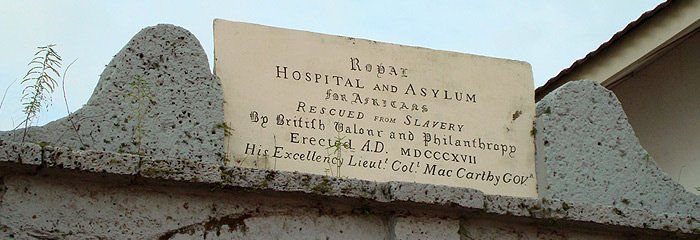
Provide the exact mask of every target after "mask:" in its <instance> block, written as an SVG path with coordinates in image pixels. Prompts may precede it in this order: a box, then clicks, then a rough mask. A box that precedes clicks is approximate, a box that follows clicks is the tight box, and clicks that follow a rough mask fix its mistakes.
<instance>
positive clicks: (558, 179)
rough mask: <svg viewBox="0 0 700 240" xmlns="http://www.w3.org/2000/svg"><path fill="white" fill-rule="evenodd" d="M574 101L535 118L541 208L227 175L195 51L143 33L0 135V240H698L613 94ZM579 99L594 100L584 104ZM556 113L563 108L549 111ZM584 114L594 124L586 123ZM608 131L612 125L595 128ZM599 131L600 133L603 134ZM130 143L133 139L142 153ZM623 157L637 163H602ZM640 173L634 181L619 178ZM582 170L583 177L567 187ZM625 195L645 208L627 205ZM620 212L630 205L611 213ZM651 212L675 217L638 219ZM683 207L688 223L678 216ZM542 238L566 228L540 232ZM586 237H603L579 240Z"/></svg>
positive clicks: (348, 182) (279, 175)
mask: <svg viewBox="0 0 700 240" xmlns="http://www.w3.org/2000/svg"><path fill="white" fill-rule="evenodd" d="M135 76H142V77H143V78H144V80H146V81H145V83H146V86H148V88H147V89H150V90H152V93H153V97H152V98H151V97H149V99H148V101H147V102H146V103H147V104H143V103H144V102H140V101H136V100H135V99H131V98H129V96H130V95H129V94H130V93H131V94H133V92H134V89H133V87H132V85H130V83H132V82H133V79H134V77H135ZM580 84H586V83H580ZM571 88H572V87H571V86H568V87H565V88H563V89H564V90H561V91H557V92H555V93H554V94H556V95H555V96H552V97H549V98H547V99H549V100H547V99H545V100H546V101H549V102H544V103H540V105H539V106H538V114H539V115H540V117H539V119H538V122H537V127H538V133H537V141H538V145H537V147H538V156H537V158H538V160H537V161H538V178H539V182H538V185H540V188H545V190H540V191H541V193H543V195H542V197H543V198H540V199H531V198H517V197H506V196H497V195H485V194H483V193H482V192H480V191H477V190H473V189H464V188H455V187H447V186H439V185H430V184H416V183H407V182H387V183H378V182H371V181H364V180H356V179H338V178H333V177H327V176H319V175H311V174H302V173H295V172H278V171H273V170H257V169H246V168H238V167H224V166H222V163H221V161H220V160H221V153H222V151H223V150H222V149H223V148H222V146H220V143H221V142H223V132H224V131H223V129H221V127H220V123H222V122H223V111H222V109H221V108H222V100H221V90H220V86H219V83H218V80H217V79H216V78H215V77H214V76H212V75H211V74H210V73H209V67H208V63H207V60H206V56H205V55H204V51H203V50H202V49H201V46H200V45H199V43H198V42H197V40H196V39H195V38H194V37H193V36H192V35H191V34H190V33H189V32H187V31H186V30H184V29H182V28H179V27H174V26H171V25H158V26H155V27H150V28H146V29H144V30H142V31H141V32H140V33H139V34H137V35H136V36H135V37H134V39H132V41H130V42H129V44H127V46H126V47H124V49H122V50H121V51H120V52H119V53H118V54H117V55H116V56H115V58H114V60H113V61H112V62H111V63H110V64H109V65H108V66H107V68H106V69H105V72H104V73H103V74H102V76H101V78H100V82H99V83H98V86H97V88H96V89H95V93H93V96H92V97H91V99H90V101H89V102H88V104H87V105H86V106H85V107H84V108H83V109H80V110H78V111H77V112H75V113H74V114H72V115H70V116H69V117H67V118H64V119H60V120H57V121H55V122H52V123H49V124H47V125H46V126H42V127H33V128H31V130H30V135H29V138H28V140H27V141H25V142H21V137H22V136H21V132H20V131H15V132H5V133H0V236H4V237H9V236H13V237H16V238H20V239H24V238H45V239H46V238H67V239H91V238H92V239H96V238H97V239H98V238H107V239H123V238H146V239H149V238H161V239H191V238H205V239H218V238H224V239H231V238H257V239H275V238H282V239H326V238H329V239H431V238H443V239H456V238H457V237H459V238H460V239H495V238H501V236H506V237H513V238H516V237H519V236H523V237H522V238H525V239H528V238H529V239H535V238H545V239H563V238H567V237H570V238H574V237H576V236H582V237H581V238H582V239H584V238H586V237H588V238H589V239H606V238H608V237H609V236H610V232H617V234H618V235H613V236H618V237H619V236H623V235H624V236H643V237H644V238H656V237H660V238H663V237H668V236H673V237H685V238H693V237H697V235H696V234H698V233H699V231H700V222H698V218H700V217H698V214H697V200H696V201H695V203H693V202H692V201H691V202H687V201H686V202H685V203H678V204H677V205H673V203H670V202H669V201H662V200H661V198H662V197H668V198H669V199H676V200H678V199H680V200H688V198H686V197H685V195H683V193H682V192H676V191H675V189H676V186H675V185H673V184H672V182H669V181H666V180H667V179H664V177H663V176H662V174H661V173H660V172H659V171H658V170H657V169H655V166H654V168H653V169H652V168H651V167H649V168H644V167H645V166H653V163H649V162H643V161H642V162H641V163H640V162H636V161H638V160H639V159H638V158H637V155H638V154H639V152H643V149H641V147H639V145H638V144H636V138H635V139H633V140H634V141H631V142H634V143H631V142H630V141H627V140H630V139H631V138H630V137H629V136H630V135H629V133H631V128H629V126H628V125H626V124H627V123H626V119H625V118H624V114H622V115H621V116H622V117H620V115H619V114H618V113H621V112H616V111H617V110H614V109H619V104H617V103H616V102H615V101H613V100H610V97H611V93H608V92H605V91H601V90H600V89H599V88H600V87H598V86H589V87H588V88H586V87H585V85H584V87H583V88H582V87H574V88H573V89H574V91H571ZM567 89H569V90H567ZM581 91H594V93H587V94H588V95H586V94H584V95H585V96H586V98H583V99H581V98H580V97H577V96H579V95H581V94H582V93H581ZM601 92H603V93H601ZM569 95H572V96H569ZM551 99H555V100H556V101H554V100H551ZM567 99H568V100H569V102H568V104H561V103H559V101H562V102H564V101H565V100H567ZM612 99H614V97H612ZM577 101H588V102H586V103H588V104H589V105H585V104H584V105H580V106H579V105H577ZM544 104H547V106H544ZM576 106H578V107H576ZM547 107H549V110H547ZM572 107H575V108H576V109H573V110H571V109H570V108H572ZM556 109H558V110H556ZM565 109H567V110H566V111H564V110H565ZM587 109H593V110H595V111H593V110H590V111H592V112H594V113H596V114H584V113H585V111H587ZM596 109H597V110H596ZM606 109H608V110H606ZM610 109H612V110H610ZM139 110H143V113H144V114H145V115H144V116H145V117H144V118H143V121H142V122H141V123H138V121H136V120H135V119H138V117H135V115H134V113H135V112H139ZM613 110H614V111H613ZM581 111H583V112H581ZM598 111H602V112H598ZM620 111H621V110H620ZM553 113H556V114H553ZM572 113H573V114H572ZM599 113H600V114H599ZM615 114H618V115H615ZM589 120H590V121H589ZM613 120H614V121H613ZM135 121H136V122H135ZM581 121H586V122H588V123H586V122H581ZM611 121H612V122H614V123H617V124H618V125H611V124H607V125H604V126H603V125H602V123H606V122H607V123H611ZM598 122H600V124H601V125H596V124H597V123H598ZM573 123H577V124H573ZM594 123H596V124H594ZM74 124H76V125H74ZM582 124H583V125H582ZM585 124H592V125H585ZM620 124H621V125H620ZM77 125H79V129H77V131H76V127H75V126H77ZM625 126H626V127H625ZM603 127H607V128H610V129H606V131H604V132H602V133H601V128H603ZM136 129H141V130H140V131H136ZM570 129H575V130H576V132H572V131H570ZM625 129H628V130H629V131H627V130H625ZM557 131H558V132H557ZM625 131H627V132H625ZM135 133H140V134H139V135H140V136H143V140H142V141H141V143H140V144H139V143H138V142H136V141H135V140H136V139H137V138H136V137H135V136H136V135H135ZM612 133H615V134H621V135H611V134H612ZM631 134H632V135H631V136H632V137H633V136H634V135H633V133H631ZM605 136H614V137H608V138H606V137H605ZM599 139H607V142H605V143H606V144H607V145H603V143H604V141H600V143H601V145H600V146H599V147H601V146H606V147H607V148H595V147H596V146H598V145H597V142H598V141H599ZM611 139H612V140H611ZM545 140H546V141H547V143H546V144H545ZM610 141H612V142H610ZM557 142H561V144H559V145H557V144H556V143H557ZM588 143H596V144H595V145H594V146H592V147H591V145H590V144H588ZM616 144H617V145H616ZM139 146H140V148H141V149H139ZM640 149H641V150H640ZM620 151H625V152H624V154H623V155H624V156H625V157H627V158H630V157H634V158H630V159H627V158H623V159H622V160H620V158H619V156H618V158H614V157H615V156H617V155H619V154H622V153H620ZM133 153H136V154H133ZM635 154H637V155H635ZM609 155H610V156H611V157H610V158H604V157H607V156H609ZM549 159H556V160H558V162H556V161H552V160H549ZM601 159H602V160H601ZM542 162H544V164H542ZM576 164H580V165H576ZM650 164H651V165H650ZM640 166H641V167H642V168H643V169H646V170H639V171H633V172H631V173H630V172H626V171H630V170H629V169H638V168H640ZM586 167H593V170H591V169H586ZM625 167H627V168H625ZM17 169H23V170H22V171H18V170H17ZM581 169H583V171H585V172H586V173H587V174H589V175H584V174H579V173H578V172H577V171H579V170H581ZM552 170H556V171H557V172H564V176H562V175H561V174H560V173H557V174H554V171H552ZM47 172H50V173H51V174H47ZM57 172H58V173H62V174H63V175H61V174H57V175H56V173H57ZM613 172H622V173H623V174H620V175H615V174H611V173H613ZM567 173H568V174H567ZM601 173H602V175H601ZM549 174H551V175H549ZM576 174H579V175H576ZM643 174H649V175H650V178H653V179H656V180H659V181H658V182H659V185H658V186H657V187H652V188H649V190H646V189H643V187H640V186H632V185H633V184H632V183H637V182H638V181H640V180H639V179H641V183H643V184H649V183H656V182H654V181H651V180H648V179H649V178H646V177H645V175H643ZM655 174H656V175H655ZM657 175H658V176H660V177H658V179H657V178H656V176H657ZM96 176H100V177H96ZM566 176H569V177H571V176H578V179H577V178H576V177H574V178H573V179H570V178H567V177H566ZM598 176H602V177H598ZM102 178H107V179H106V180H105V179H102ZM152 182H156V183H157V184H155V185H153V183H152ZM619 182H622V183H624V184H619ZM547 187H549V188H547ZM611 187H612V188H611ZM623 187H629V188H630V189H632V190H631V192H632V193H633V194H639V195H641V194H642V193H644V194H649V195H654V196H636V197H637V198H634V196H628V194H630V193H629V192H628V191H627V189H625V188H623ZM635 187H636V188H635ZM183 189H194V190H191V191H189V190H183ZM668 193H672V194H671V195H669V194H668ZM270 194H274V196H273V197H270V196H268V195H270ZM596 194H598V195H601V196H597V195H596ZM664 194H666V195H664ZM673 194H675V195H673ZM678 196H681V198H678ZM619 197H625V199H627V200H626V201H623V200H619V201H608V200H615V199H617V198H619ZM650 199H653V200H650ZM633 200H634V201H640V202H639V205H635V204H636V203H634V202H632V201H633ZM654 201H657V202H658V203H660V204H661V205H662V206H663V205H664V204H671V206H672V207H671V208H660V209H657V208H651V207H648V206H649V204H652V203H654ZM642 203H643V204H644V206H642ZM683 204H685V205H683ZM693 204H695V205H693ZM684 206H685V207H686V208H688V210H689V211H682V208H683V207H684ZM483 217H488V218H489V219H494V218H495V219H497V220H493V221H492V222H489V221H486V220H483V221H482V218H483ZM67 219H68V220H67ZM506 220H508V221H510V222H508V221H506ZM502 221H506V223H504V222H502ZM552 224H555V226H566V227H562V228H561V229H559V230H557V231H552V230H551V226H550V225H552ZM583 225H586V226H588V228H592V229H594V230H595V231H598V232H604V234H603V233H596V234H593V233H590V232H586V231H579V226H583ZM572 226H573V227H572ZM562 229H563V230H562ZM576 234H578V235H576ZM562 236H563V237H562ZM574 239H575V238H574Z"/></svg>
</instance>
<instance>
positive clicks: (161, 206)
mask: <svg viewBox="0 0 700 240" xmlns="http://www.w3.org/2000/svg"><path fill="white" fill-rule="evenodd" d="M4 167H5V168H3V177H2V184H3V185H2V186H3V188H4V189H5V190H4V193H3V196H2V207H1V208H0V216H1V217H0V224H1V225H0V237H2V238H17V239H34V238H38V239H127V238H138V239H192V238H197V239H200V238H201V239H241V238H252V239H620V238H630V239H632V238H636V237H639V236H645V237H649V238H660V239H661V238H663V237H664V236H665V235H664V234H663V233H659V232H653V231H649V232H645V231H639V230H635V229H630V228H620V227H618V228H616V227H614V225H613V226H605V227H603V226H602V225H601V226H596V225H595V224H591V226H585V225H584V226H576V227H574V226H572V224H571V223H566V221H563V222H558V220H557V219H549V220H546V221H542V220H536V219H528V218H517V217H513V216H509V215H508V214H506V215H494V214H486V213H484V212H483V211H475V210H473V209H472V210H466V211H465V210H464V209H454V208H446V207H445V206H429V205H411V204H407V203H396V204H378V203H373V202H367V201H362V200H357V199H352V198H342V197H341V198H337V197H320V196H307V195H305V194H299V193H284V194H281V193H275V192H271V191H259V190H242V189H238V188H227V187H221V186H216V185H206V184H205V185H192V184H186V183H177V182H162V181H155V180H149V179H144V178H124V177H121V176H115V175H111V174H97V173H83V172H77V171H69V170H65V169H44V170H39V171H37V169H31V168H26V167H16V166H15V167H8V166H7V165H5V166H4ZM10 171H11V172H13V173H9V172H10ZM584 224H590V223H584Z"/></svg>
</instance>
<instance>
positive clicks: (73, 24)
mask: <svg viewBox="0 0 700 240" xmlns="http://www.w3.org/2000/svg"><path fill="white" fill-rule="evenodd" d="M661 2H662V1H661V0H615V1H608V0H562V1H554V0H549V1H544V0H531V1H516V0H510V1H508V0H494V1H483V0H482V1H476V0H474V1H471V0H468V1H467V0H465V1H176V0H171V1H48V0H46V1H31V0H22V1H15V0H0V3H1V5H2V6H3V7H2V8H0V54H2V55H3V56H5V57H4V59H3V60H0V91H2V92H0V94H3V93H6V96H5V97H4V102H3V103H2V105H1V106H0V131H4V130H11V129H14V128H15V127H16V125H17V124H19V122H21V121H22V119H23V117H24V114H23V113H22V105H21V94H22V89H23V86H22V85H20V84H19V81H18V80H21V78H22V77H24V74H25V73H26V72H27V70H28V67H27V64H28V63H29V62H30V61H31V59H32V58H33V54H34V52H36V47H38V46H44V45H47V44H56V50H57V51H58V52H59V54H60V55H61V56H62V57H63V62H64V65H68V64H69V63H70V62H72V61H74V60H75V63H74V64H73V65H72V66H71V67H70V69H69V71H68V73H67V75H66V76H65V91H66V94H65V96H66V99H67V101H64V95H63V92H62V91H56V92H54V94H53V95H52V98H51V99H52V102H51V105H50V106H48V107H47V108H46V109H42V112H41V113H39V117H38V120H37V121H36V124H35V125H43V124H46V123H48V122H50V121H53V120H56V119H59V118H61V117H64V116H66V115H67V111H66V106H68V108H69V109H70V110H71V111H75V110H76V109H78V108H80V106H82V105H83V104H85V103H86V102H87V100H88V99H89V98H90V95H91V94H92V91H93V89H94V88H95V85H96V84H97V81H98V79H99V75H100V74H101V73H102V70H103V69H104V66H105V65H107V63H109V61H110V60H111V59H112V57H113V56H114V55H115V54H116V53H117V52H118V51H119V50H120V49H121V48H122V47H123V46H124V45H125V44H126V43H127V42H128V41H129V40H130V39H131V37H133V36H134V35H135V34H136V33H137V32H138V31H139V30H141V29H142V28H144V27H148V26H152V25H156V24H159V23H169V24H175V25H178V26H181V27H184V28H186V29H188V30H189V31H191V32H192V33H193V34H194V35H195V36H196V37H197V38H198V39H199V41H200V42H201V43H202V46H203V47H204V50H205V51H206V52H207V55H208V57H209V59H210V66H213V64H211V62H212V57H213V55H212V54H213V49H214V46H213V32H212V23H213V20H214V19H215V18H221V19H226V20H231V21H242V22H250V23H257V24H263V25H269V26H275V27H283V28H291V29H299V30H306V31H312V32H320V33H326V34H333V35H342V36H350V37H356V38H365V39H371V40H376V41H382V42H389V43H396V44H403V45H411V46H420V47H426V48H432V49H439V50H448V51H456V52H463V53H471V54H477V55H484V56H491V57H498V58H508V59H516V60H521V61H526V62H529V63H530V64H531V65H532V69H533V75H534V81H535V87H538V86H541V85H542V84H544V83H545V82H546V81H547V80H548V79H549V78H551V77H553V76H555V75H556V74H557V73H558V72H559V71H561V70H562V69H564V68H566V67H568V66H570V65H571V63H573V62H574V61H575V60H577V59H580V58H582V57H584V56H585V55H586V54H587V53H588V52H590V51H593V50H594V49H596V48H597V47H598V46H599V45H600V44H601V43H603V42H605V41H607V40H608V39H610V37H612V35H613V34H615V33H616V32H617V31H620V30H622V29H623V28H624V27H625V26H626V25H627V24H628V23H630V22H631V21H634V20H635V19H637V18H638V17H639V16H640V15H641V14H642V13H644V12H645V11H648V10H651V9H653V8H654V7H655V6H656V5H658V4H659V3H661ZM16 80H17V81H16ZM15 81H16V82H15ZM13 82H14V84H13ZM60 83H61V80H60V79H59V84H60ZM8 87H9V88H8ZM5 89H8V90H7V91H5ZM59 90H60V89H59Z"/></svg>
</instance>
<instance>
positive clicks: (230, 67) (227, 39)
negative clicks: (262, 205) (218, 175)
mask: <svg viewBox="0 0 700 240" xmlns="http://www.w3.org/2000/svg"><path fill="white" fill-rule="evenodd" d="M214 53H215V54H214V56H215V57H214V58H215V67H214V68H215V73H216V75H217V76H219V77H220V78H221V82H222V84H223V90H224V100H225V103H224V105H225V106H224V113H225V119H226V125H227V126H224V127H223V128H228V129H227V132H228V134H227V137H226V140H225V141H226V142H225V146H226V149H227V158H226V159H225V162H226V164H229V165H233V166H242V167H249V168H259V169H274V170H282V171H298V172H305V173H313V174H321V175H328V176H334V177H341V178H357V179H365V180H372V181H406V182H418V183H430V184H442V185H449V186H456V187H466V188H475V189H479V190H482V191H484V192H485V193H488V194H499V195H510V196H523V197H536V196H537V191H536V180H535V164H534V141H533V138H534V136H533V135H534V131H533V120H534V97H533V94H534V91H533V80H532V71H531V68H530V65H529V64H528V63H525V62H521V61H513V60H506V59H497V58H491V57H483V56H476V55H470V54H462V53H455V52H447V51H438V50H431V49H426V48H420V47H409V46H401V45H395V44H388V43H381V42H376V41H370V40H363V39H356V38H350V37H340V36H331V35H325V34H318V33H311V32H304V31H296V30H288V29H281V28H274V27H267V26H261V25H255V24H248V23H238V22H229V21H224V20H218V19H217V20H215V21H214Z"/></svg>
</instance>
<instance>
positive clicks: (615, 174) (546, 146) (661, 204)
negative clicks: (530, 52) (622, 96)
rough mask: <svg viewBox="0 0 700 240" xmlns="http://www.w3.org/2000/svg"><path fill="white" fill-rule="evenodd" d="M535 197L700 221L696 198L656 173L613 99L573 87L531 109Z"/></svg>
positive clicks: (583, 84) (594, 89)
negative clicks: (533, 116) (534, 130)
mask: <svg viewBox="0 0 700 240" xmlns="http://www.w3.org/2000/svg"><path fill="white" fill-rule="evenodd" d="M537 116H538V117H537V120H536V128H537V142H536V148H537V156H536V159H537V160H536V161H537V164H536V166H537V178H538V192H539V194H540V197H544V198H549V199H560V200H564V201H570V202H579V203H590V204H599V205H604V206H614V207H617V208H637V209H649V210H651V211H655V212H658V213H667V214H683V215H690V216H694V217H695V218H699V217H700V197H698V196H697V195H695V194H693V193H690V192H688V191H686V190H685V189H684V188H683V186H681V185H680V184H678V183H676V182H675V181H673V180H672V179H671V178H670V177H669V176H668V175H666V174H665V173H664V172H662V171H661V170H660V169H659V168H658V167H657V166H656V164H655V163H654V160H653V159H651V157H650V156H649V154H648V153H647V152H646V150H644V148H642V146H641V145H640V144H639V140H638V139H637V137H636V135H635V134H634V131H633V130H632V127H631V126H630V125H629V123H628V122H627V116H626V115H625V113H624V111H623V110H622V106H621V105H620V102H619V101H618V100H617V98H616V97H615V95H614V94H613V93H612V92H611V91H609V90H607V89H605V88H603V87H602V86H600V85H598V84H596V83H594V82H593V81H574V82H569V83H567V84H565V85H564V86H562V87H560V88H559V89H557V90H555V91H554V92H552V93H551V94H549V95H547V96H546V97H545V98H543V99H542V100H541V101H540V102H539V103H538V104H537Z"/></svg>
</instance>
